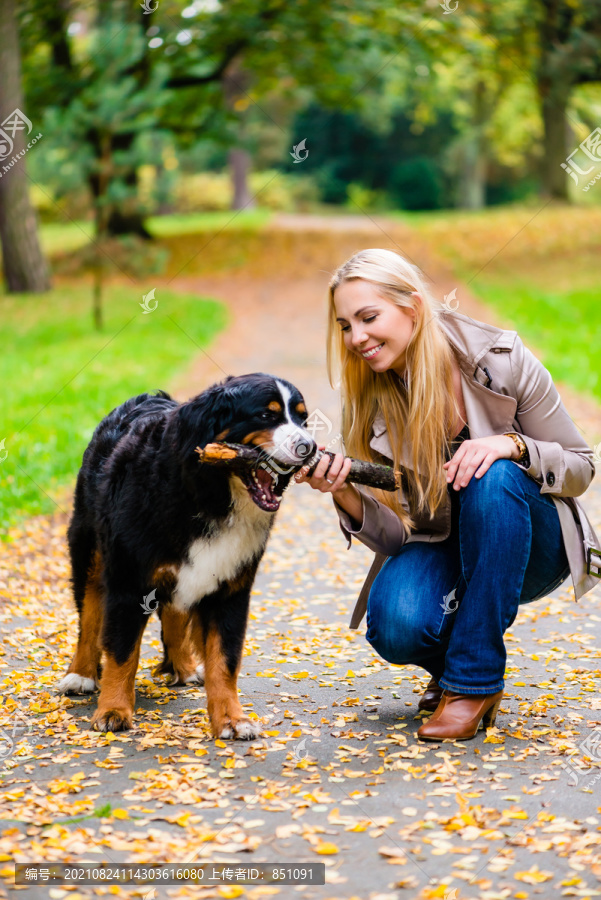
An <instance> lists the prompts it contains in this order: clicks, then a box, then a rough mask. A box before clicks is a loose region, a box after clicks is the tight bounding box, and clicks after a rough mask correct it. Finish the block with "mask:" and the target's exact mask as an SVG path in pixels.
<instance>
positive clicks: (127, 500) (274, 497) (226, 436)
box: [58, 372, 316, 740]
mask: <svg viewBox="0 0 601 900" xmlns="http://www.w3.org/2000/svg"><path fill="white" fill-rule="evenodd" d="M306 420H307V409H306V407H305V403H304V400H303V397H302V395H301V394H300V392H299V391H298V390H297V388H295V387H294V385H292V384H290V383H289V382H288V381H283V380H282V379H279V378H275V377H273V376H271V375H266V374H265V373H263V372H258V373H254V374H251V375H239V376H232V375H230V376H228V377H227V378H226V379H225V380H224V381H222V382H220V383H219V384H214V385H212V386H211V387H209V388H208V389H207V390H205V391H203V393H201V394H199V395H198V396H197V397H194V398H193V399H191V400H189V401H188V402H187V403H182V404H180V403H178V402H176V401H175V400H173V399H172V398H171V397H170V396H169V394H166V393H165V392H163V391H159V392H157V393H156V394H140V395H139V396H138V397H133V398H132V399H131V400H128V401H127V402H126V403H123V404H122V405H121V406H118V407H117V408H116V409H114V410H113V411H112V412H111V413H109V414H108V415H107V416H106V418H104V419H103V420H102V422H101V423H100V424H99V425H98V427H97V428H96V430H95V432H94V434H93V436H92V439H91V441H90V444H89V446H88V448H87V449H86V451H85V453H84V456H83V463H82V466H81V469H80V472H79V475H78V478H77V484H76V488H75V497H74V510H73V516H72V519H71V522H70V525H69V529H68V542H69V552H70V557H71V568H72V575H71V581H72V588H73V596H74V600H75V605H76V607H77V611H78V613H79V640H78V644H77V649H76V651H75V655H74V657H73V660H72V662H71V665H70V666H69V669H68V672H67V674H66V675H65V677H64V678H63V679H62V681H61V682H60V684H59V685H58V690H59V691H60V692H62V693H91V692H92V691H94V690H95V689H96V688H98V687H99V688H100V697H99V700H98V708H97V710H96V712H95V713H94V716H93V718H92V726H93V727H94V728H95V729H96V730H98V731H120V730H123V729H126V728H130V727H131V725H132V717H133V709H134V699H135V691H134V681H135V675H136V670H137V668H138V660H139V656H140V646H141V643H142V634H143V632H144V627H145V625H146V623H147V622H148V620H149V617H150V616H149V613H150V612H151V611H152V610H154V609H155V608H156V610H157V612H158V615H159V617H160V621H161V638H162V641H163V649H164V658H163V660H162V662H161V663H160V665H159V666H158V667H157V668H156V669H155V670H154V672H153V674H155V675H157V674H161V673H166V674H168V675H170V676H171V684H191V683H197V684H202V683H203V682H204V684H205V688H206V692H207V708H208V713H209V718H210V722H211V728H212V731H213V734H214V735H215V737H219V738H239V739H246V740H249V739H253V738H256V737H258V735H259V734H260V727H259V726H258V725H257V724H256V723H255V722H253V721H251V720H250V719H249V718H248V717H247V716H245V715H244V711H243V709H242V707H241V705H240V702H239V700H238V688H237V679H238V673H239V670H240V662H241V658H242V650H243V645H244V636H245V632H246V623H247V617H248V608H249V601H250V594H251V588H252V585H253V581H254V578H255V574H256V571H257V568H258V566H259V562H260V561H261V558H262V556H263V553H264V551H265V545H266V543H267V539H268V536H269V533H270V531H271V528H272V526H273V522H274V518H275V516H276V513H277V510H278V508H279V505H280V502H281V499H282V494H283V491H284V490H285V488H286V487H287V486H288V484H289V482H290V479H291V477H292V475H293V473H294V472H295V471H297V470H298V469H299V468H300V467H301V466H302V465H303V463H304V461H305V460H306V459H307V458H308V457H309V456H310V455H312V454H313V453H314V451H315V449H316V444H315V441H314V440H313V438H312V436H311V435H310V434H309V432H308V431H307V430H306V429H305V428H304V427H303V426H304V424H305V423H306ZM223 440H227V441H228V442H231V443H238V444H248V445H253V446H255V447H257V448H259V449H260V451H261V454H260V456H261V462H260V464H259V465H257V466H256V467H255V468H254V469H249V468H237V469H229V468H217V467H215V466H211V465H210V464H207V463H202V462H200V461H199V456H198V454H197V453H195V448H196V447H204V446H205V445H206V444H208V443H211V442H213V441H223ZM103 651H104V661H103V664H102V667H101V657H102V652H103Z"/></svg>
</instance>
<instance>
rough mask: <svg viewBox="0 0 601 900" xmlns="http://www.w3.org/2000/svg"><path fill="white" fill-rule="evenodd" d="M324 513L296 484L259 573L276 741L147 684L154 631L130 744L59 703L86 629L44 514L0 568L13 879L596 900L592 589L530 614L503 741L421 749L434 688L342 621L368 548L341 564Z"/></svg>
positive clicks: (248, 691)
mask: <svg viewBox="0 0 601 900" xmlns="http://www.w3.org/2000/svg"><path fill="white" fill-rule="evenodd" d="M330 503H331V501H329V499H328V498H326V497H322V496H320V495H318V494H316V493H315V492H312V491H311V490H310V488H308V487H307V486H306V485H304V486H297V485H295V486H293V487H292V488H291V489H290V490H289V492H288V494H287V495H286V499H285V504H284V505H283V507H282V510H281V512H280V514H279V517H278V521H277V525H276V528H275V531H274V534H273V536H272V539H271V541H270V544H269V547H268V550H267V553H266V555H265V557H264V559H263V563H262V565H261V571H260V575H259V578H258V580H257V582H256V585H255V590H254V596H253V607H252V617H251V620H250V623H249V630H248V640H247V647H246V652H245V656H244V661H243V667H242V674H241V678H240V688H241V692H242V695H243V698H242V699H243V703H244V704H245V706H246V708H247V709H248V710H249V711H250V712H251V714H252V715H253V716H257V717H258V718H259V719H260V720H261V722H262V724H263V729H264V731H263V737H262V738H261V739H260V740H257V741H254V742H252V743H250V744H246V743H243V742H232V743H226V742H223V741H213V740H212V739H211V737H210V735H209V732H208V728H207V719H206V709H205V693H204V690H203V689H202V688H183V689H181V688H174V689H169V688H168V687H167V686H166V685H164V684H163V683H162V682H161V681H160V680H155V679H153V678H152V676H151V674H150V669H151V667H152V666H153V664H155V663H156V662H157V661H158V659H159V657H160V640H159V629H158V621H157V620H156V619H154V618H153V619H152V620H151V622H150V624H149V626H148V628H147V631H146V634H145V640H144V649H143V655H142V662H141V665H140V668H139V670H138V676H137V681H136V687H137V699H136V717H135V728H134V730H132V731H130V732H128V733H124V734H114V735H113V734H108V735H101V734H98V733H96V732H91V731H89V730H88V725H89V719H90V716H91V714H92V712H93V709H94V705H93V704H92V703H90V702H89V701H88V700H87V699H86V698H76V697H70V698H67V697H60V696H57V695H56V694H55V692H54V684H55V683H56V681H57V680H58V678H59V677H60V676H61V674H62V673H63V672H64V670H65V669H66V667H67V665H68V662H69V659H70V654H71V651H72V649H73V644H74V638H75V635H76V620H75V616H74V614H73V612H72V611H71V605H70V596H69V591H68V584H67V578H68V564H67V559H66V557H65V549H64V548H65V529H66V521H65V519H64V518H63V517H60V516H59V517H57V518H55V519H52V520H48V519H38V520H32V521H31V523H30V524H29V526H28V528H27V531H26V532H24V534H23V537H22V538H21V539H20V540H19V542H18V543H17V544H16V545H14V546H13V547H12V549H11V550H10V551H9V552H8V553H5V556H4V559H3V564H2V570H1V572H0V591H1V594H2V598H3V600H4V604H3V609H2V625H1V627H2V632H3V644H4V656H3V657H2V674H1V685H0V687H1V699H2V705H1V709H2V710H3V714H4V723H5V724H4V731H5V733H8V734H9V735H10V733H11V732H10V728H9V727H8V723H10V722H16V723H17V728H16V729H14V730H15V734H14V737H13V740H14V748H13V749H12V753H11V754H10V755H9V756H6V757H5V758H4V759H3V790H2V797H1V799H0V818H1V819H2V820H4V821H3V823H2V824H3V825H4V827H3V828H2V829H1V830H0V854H1V858H2V860H3V861H4V863H3V868H2V869H1V870H0V875H1V877H2V878H3V879H4V882H5V884H6V885H7V886H8V885H9V884H10V883H11V881H12V877H13V876H12V871H13V869H12V864H11V861H12V860H17V861H22V862H26V861H38V862H51V861H52V862H75V861H78V860H86V861H90V860H101V859H104V860H106V861H107V862H109V863H116V862H125V861H128V862H137V863H148V862H154V863H157V862H170V863H187V864H189V863H191V862H211V863H213V862H219V863H226V864H230V865H235V864H236V863H237V864H238V865H249V864H250V863H251V862H296V863H298V862H300V861H304V862H308V861H323V862H325V864H326V879H327V884H326V886H325V887H313V888H303V889H302V890H299V889H294V888H291V887H286V888H285V887H281V888H277V887H275V886H257V887H252V886H247V887H243V886H241V885H232V886H223V887H221V886H220V887H215V886H213V887H210V888H208V889H207V888H202V889H201V888H197V887H194V888H193V887H186V886H173V887H162V888H161V889H160V890H161V894H160V895H161V896H163V895H164V896H171V897H186V896H204V895H205V894H206V895H207V896H224V897H228V896H230V897H234V896H248V897H250V898H254V897H263V896H270V895H271V894H274V895H275V894H277V893H280V894H282V895H284V896H287V892H290V891H294V893H295V894H297V895H298V896H301V897H320V898H322V897H327V898H337V897H340V898H343V897H344V898H348V897H373V898H375V897H380V896H390V897H396V896H398V890H400V889H403V894H404V895H405V896H407V897H417V896H420V897H424V898H426V897H445V896H447V897H450V898H452V900H456V898H460V897H482V898H491V900H492V898H497V897H499V898H505V897H507V898H509V897H517V898H528V897H534V896H536V895H540V896H542V897H549V896H553V897H558V896H576V897H589V896H590V897H592V896H597V895H599V893H600V891H601V846H600V845H601V833H600V831H599V825H600V824H601V815H600V809H599V793H600V790H601V757H600V754H599V751H598V744H597V745H595V744H594V743H591V741H590V736H591V735H593V737H594V736H595V734H597V735H598V732H595V729H597V728H601V721H600V720H601V711H599V710H601V700H599V690H598V687H599V676H600V674H601V673H600V671H599V662H598V660H599V654H600V651H599V642H598V633H599V624H598V623H599V622H600V621H601V616H600V615H599V614H598V613H599V609H598V589H597V591H596V592H595V593H596V594H597V597H596V598H595V595H594V594H593V595H589V596H587V597H585V598H583V599H582V600H581V601H580V602H579V603H578V604H575V603H574V601H573V590H572V588H571V586H570V587H568V586H567V585H564V586H562V588H560V589H559V591H557V592H555V594H554V595H553V596H552V597H551V598H549V599H547V600H544V601H538V602H536V603H535V604H533V605H532V606H528V607H524V608H523V609H522V611H521V612H520V614H519V616H518V619H517V620H516V623H515V624H514V626H513V627H512V628H511V629H510V631H509V632H507V634H506V645H507V648H508V661H507V678H506V696H505V699H504V701H503V703H502V707H501V713H500V715H499V716H498V718H497V726H496V727H495V728H492V729H488V732H487V733H486V734H484V732H480V734H479V736H478V737H477V738H475V739H474V740H473V741H470V742H457V743H452V742H444V743H440V744H431V743H424V742H421V741H419V740H418V739H417V738H416V730H417V728H418V727H419V724H420V721H421V716H422V715H423V714H418V710H417V700H418V698H419V693H420V692H421V691H422V690H423V688H424V687H425V684H426V682H427V680H428V676H427V674H426V673H425V672H424V670H422V669H420V668H418V667H392V666H389V665H387V664H386V663H384V662H383V661H382V660H380V659H379V658H378V657H377V656H376V655H375V654H374V653H373V651H371V649H370V648H369V645H368V644H367V643H366V641H365V640H364V637H363V634H362V633H355V632H351V631H349V629H348V627H347V625H348V619H349V610H350V608H351V607H352V604H353V601H354V599H355V597H356V594H357V592H358V589H359V587H360V584H361V581H362V577H363V574H364V571H365V569H366V567H367V565H368V563H369V557H370V553H369V551H368V550H366V549H365V548H363V547H362V546H354V547H353V549H352V551H349V552H347V550H346V545H345V542H344V540H343V538H342V535H341V534H340V532H339V530H338V526H337V522H336V520H335V518H334V517H333V516H332V515H331V509H330ZM587 737H588V738H589V740H588V743H587V744H584V741H585V740H586V739H587ZM4 752H6V749H5V750H4ZM570 754H575V756H574V760H575V761H574V762H572V763H570V762H569V755H570ZM566 766H567V768H566ZM453 889H457V890H456V893H455V894H453V893H452V890H453ZM22 890H26V893H27V894H29V893H30V889H22ZM37 890H38V891H39V890H40V889H39V888H38V889H37ZM50 890H51V891H52V893H51V894H50V896H52V897H53V898H59V897H62V896H67V895H68V894H70V895H71V896H72V897H75V896H80V895H81V896H90V895H92V894H95V895H103V894H116V895H118V896H119V895H124V896H125V895H129V894H131V893H132V892H133V894H134V895H139V896H144V895H145V894H147V893H148V887H145V888H142V887H140V888H125V887H111V888H109V887H108V886H107V887H104V888H102V887H99V888H89V887H88V888H80V889H77V890H68V891H67V890H66V889H65V888H58V887H54V888H51V889H50ZM162 892H165V893H164V894H163V893H162Z"/></svg>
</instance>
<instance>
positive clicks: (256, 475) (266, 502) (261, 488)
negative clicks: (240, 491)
mask: <svg viewBox="0 0 601 900" xmlns="http://www.w3.org/2000/svg"><path fill="white" fill-rule="evenodd" d="M241 477H242V480H243V481H244V485H245V487H246V490H247V491H248V493H249V494H250V497H251V500H252V501H253V503H256V504H257V506H258V507H260V509H264V510H265V512H275V511H276V510H278V509H279V508H280V503H281V502H282V497H281V495H278V494H276V493H275V486H276V480H275V478H274V477H273V475H272V474H271V473H270V472H268V471H267V469H264V468H263V467H262V466H259V467H258V468H256V469H250V470H247V471H246V472H243V473H241Z"/></svg>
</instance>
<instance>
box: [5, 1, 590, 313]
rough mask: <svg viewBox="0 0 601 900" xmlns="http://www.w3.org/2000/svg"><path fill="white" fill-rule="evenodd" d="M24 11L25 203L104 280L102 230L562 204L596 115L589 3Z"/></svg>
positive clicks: (220, 4) (18, 217)
mask: <svg viewBox="0 0 601 900" xmlns="http://www.w3.org/2000/svg"><path fill="white" fill-rule="evenodd" d="M1 2H2V3H3V5H4V7H5V8H6V9H8V7H9V6H10V4H11V3H13V2H14V0H1ZM17 13H18V25H19V35H18V38H19V39H18V40H17V36H15V37H14V39H13V40H9V39H6V40H4V41H3V45H4V49H3V51H2V53H3V55H2V56H0V61H1V60H4V63H1V62H0V64H2V65H9V66H11V65H12V67H13V68H12V71H13V72H18V69H17V68H15V67H14V66H15V60H16V59H17V58H18V54H17V51H18V49H19V46H20V48H21V53H22V70H23V75H22V85H19V84H18V83H17V82H19V80H20V79H19V77H18V76H14V75H13V76H11V77H12V81H11V82H10V83H11V84H12V85H13V86H12V87H11V89H10V91H5V92H4V103H5V106H6V105H7V108H8V106H12V105H13V103H14V104H15V105H17V101H19V102H21V100H22V106H21V107H20V108H23V111H24V112H25V114H26V115H27V116H28V117H29V119H30V120H31V121H32V122H34V123H35V125H36V127H37V128H39V129H40V131H41V132H42V133H43V152H36V153H34V154H30V156H29V158H28V159H27V165H28V166H29V168H30V170H31V176H30V183H32V199H33V203H34V205H35V207H36V209H37V211H38V213H39V215H40V216H41V217H42V220H43V221H58V220H59V219H63V220H64V219H65V217H66V218H67V219H71V220H73V221H78V222H82V221H88V220H89V221H91V222H93V223H94V234H93V239H94V241H95V245H96V255H97V259H96V279H97V285H98V284H100V282H101V279H102V272H103V267H104V262H105V261H106V260H107V252H106V246H108V245H107V244H106V242H107V241H111V240H114V239H115V238H118V237H120V236H132V235H133V236H136V237H137V238H138V239H139V240H140V241H148V240H150V239H151V232H150V231H149V228H148V225H147V220H148V216H149V215H151V214H156V213H159V214H166V213H189V212H197V211H203V210H226V209H233V210H240V209H250V208H252V207H253V206H258V207H267V208H270V209H281V210H290V211H292V210H299V211H303V210H307V209H310V208H317V206H318V205H321V206H322V207H323V205H328V204H334V205H340V204H345V205H347V206H348V207H349V208H350V209H354V210H357V209H362V210H364V211H368V210H381V211H383V210H394V209H401V210H412V211H419V210H435V209H444V208H453V207H465V208H467V209H478V208H482V207H485V206H491V205H498V204H503V203H508V202H513V201H523V200H528V199H529V198H536V197H537V196H543V197H549V198H552V199H556V200H558V201H561V202H566V201H568V200H569V199H570V197H571V196H573V190H572V192H571V193H569V192H568V186H569V185H570V184H571V182H570V177H569V174H568V171H567V168H566V166H565V165H564V166H562V163H565V160H566V158H567V156H568V154H569V153H570V152H571V151H572V150H573V149H574V148H577V147H578V145H579V144H580V142H582V141H583V139H585V138H586V136H587V134H588V133H589V132H591V131H593V132H594V131H595V128H596V123H597V122H598V121H599V114H600V113H601V92H600V90H599V84H600V82H601V52H600V50H601V45H600V40H601V0H507V2H505V3H503V4H498V3H494V2H492V0H472V2H471V3H470V4H469V6H468V5H467V4H466V3H464V2H457V0H448V2H447V0H446V2H445V3H444V4H441V3H439V2H438V0H426V2H425V4H424V3H423V2H421V0H420V2H417V0H407V2H405V3H403V4H402V5H401V4H391V3H390V2H389V0H353V2H352V3H351V2H350V0H325V2H323V3H321V4H319V5H316V4H314V3H312V2H310V0H298V2H295V3H294V4H290V3H288V2H285V0H267V2H261V0H160V2H159V3H156V0H151V2H149V3H148V4H146V5H144V4H143V3H139V4H137V3H131V2H130V0H102V2H100V0H93V2H83V0H58V2H57V0H22V2H21V3H20V4H19V7H18V11H17ZM5 18H6V17H5ZM9 19H10V17H8V18H7V21H8V20H9ZM16 54H17V55H16ZM10 60H12V62H10ZM8 83H9V82H7V84H8ZM19 91H22V94H21V93H19ZM7 98H9V99H7ZM13 98H14V99H13ZM19 98H21V100H19ZM9 112H10V110H9ZM302 140H304V141H305V147H306V149H307V150H308V151H309V153H308V155H307V156H306V158H305V159H303V160H302V165H300V164H299V160H298V159H296V160H295V159H294V158H293V156H292V153H291V150H292V147H293V146H294V145H296V144H298V143H299V142H300V141H302ZM20 171H21V175H20V177H21V181H20V182H19V184H21V185H23V184H24V181H23V179H24V178H25V177H26V176H25V163H24V162H23V163H22V165H21V169H20ZM11 180H12V182H13V184H14V185H16V183H17V179H16V178H15V177H14V176H12V179H11ZM8 187H9V180H8V179H3V180H0V191H4V192H5V193H6V192H7V190H8ZM26 193H27V192H26V191H25V192H24V190H23V189H22V187H21V188H19V190H18V191H14V192H13V194H6V197H5V200H4V203H3V204H2V206H3V210H4V212H3V220H4V225H3V224H2V221H3V220H2V219H0V236H1V237H2V242H3V245H5V247H4V250H5V256H6V259H7V265H5V267H4V268H5V278H8V275H9V273H10V270H11V262H12V263H13V269H14V270H17V269H18V270H20V271H26V270H27V271H30V272H31V273H32V274H31V276H30V279H29V280H28V281H27V282H23V281H21V282H19V281H18V280H15V278H14V277H12V278H11V280H10V281H9V282H8V288H9V290H22V289H25V288H24V286H25V287H27V286H29V287H31V286H32V285H33V284H34V283H35V284H37V286H38V287H37V289H43V288H44V287H46V286H47V285H48V277H47V272H46V270H45V267H44V263H43V259H42V257H41V254H40V253H39V248H38V251H36V249H35V243H36V238H35V217H34V216H33V214H32V215H22V214H21V213H19V212H17V210H19V209H24V208H25V207H24V206H23V204H24V203H26V202H28V201H27V197H26ZM17 195H18V197H19V198H20V199H17ZM592 202H594V201H592ZM9 221H10V222H12V223H13V229H14V228H16V227H17V224H16V223H18V222H20V221H21V222H22V223H23V224H22V225H21V226H20V227H21V229H22V233H21V232H19V233H20V234H21V237H20V239H19V240H18V241H17V242H15V241H14V240H13V241H12V243H11V241H10V235H9V228H8V226H7V222H9ZM25 223H27V224H26V225H25ZM23 229H25V230H26V232H27V233H26V234H25V231H23ZM14 233H16V232H14ZM103 248H104V249H103ZM36 253H37V256H36ZM142 255H143V254H142ZM24 260H27V261H28V262H27V264H24ZM113 262H114V260H113ZM45 272H46V274H45ZM33 273H35V274H33ZM34 278H35V279H36V280H35V281H34ZM97 294H98V297H99V290H97ZM98 302H99V301H98ZM99 316H100V313H98V314H97V316H96V318H97V321H99Z"/></svg>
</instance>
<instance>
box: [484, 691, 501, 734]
mask: <svg viewBox="0 0 601 900" xmlns="http://www.w3.org/2000/svg"><path fill="white" fill-rule="evenodd" d="M502 699H503V698H502V697H499V699H498V700H497V702H496V703H495V704H494V706H491V708H490V709H488V710H487V711H486V712H485V713H484V715H483V716H482V724H483V725H484V727H485V728H492V726H493V725H494V724H495V719H496V718H497V713H498V712H499V707H500V705H501V700H502Z"/></svg>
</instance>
